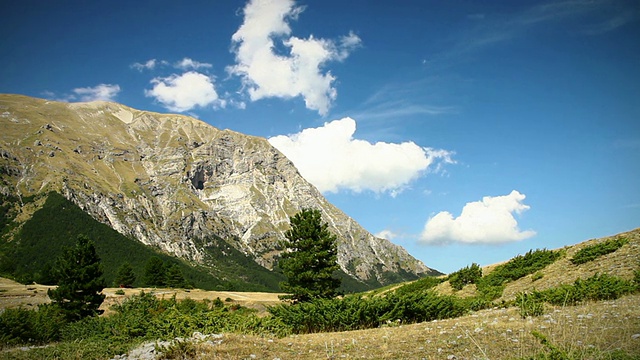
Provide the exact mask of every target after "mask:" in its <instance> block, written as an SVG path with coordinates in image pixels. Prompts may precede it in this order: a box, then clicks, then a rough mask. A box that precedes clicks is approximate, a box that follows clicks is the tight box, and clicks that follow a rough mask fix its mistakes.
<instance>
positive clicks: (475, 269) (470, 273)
mask: <svg viewBox="0 0 640 360" xmlns="http://www.w3.org/2000/svg"><path fill="white" fill-rule="evenodd" d="M480 278H482V269H481V268H480V265H478V264H476V263H473V264H471V265H470V266H467V267H464V268H462V269H460V270H458V271H456V272H454V273H452V274H451V275H449V284H451V287H452V288H454V289H455V290H462V288H463V287H464V286H465V285H468V284H477V283H478V281H479V280H480Z"/></svg>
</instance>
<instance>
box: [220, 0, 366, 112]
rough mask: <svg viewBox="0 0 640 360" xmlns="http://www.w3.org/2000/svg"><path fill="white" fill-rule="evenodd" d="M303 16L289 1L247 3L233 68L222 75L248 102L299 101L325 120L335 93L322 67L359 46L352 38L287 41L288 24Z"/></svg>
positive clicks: (236, 37) (235, 41) (290, 38)
mask: <svg viewBox="0 0 640 360" xmlns="http://www.w3.org/2000/svg"><path fill="white" fill-rule="evenodd" d="M302 11H303V8H302V7H296V6H295V4H294V1H293V0H252V1H250V2H249V3H248V4H247V5H246V7H245V8H244V23H243V24H242V25H241V26H240V28H239V29H238V31H236V32H235V33H234V34H233V36H232V41H233V45H234V47H233V51H234V53H235V56H236V64H235V65H233V66H230V67H228V68H227V70H228V71H229V72H230V73H231V74H233V75H237V76H240V77H241V78H242V81H243V85H244V88H245V89H246V91H247V92H248V94H249V97H250V98H251V100H252V101H256V100H259V99H263V98H268V97H279V98H292V97H296V96H302V97H303V99H304V101H305V105H306V107H307V108H308V109H311V110H317V111H318V112H319V113H320V114H321V115H325V114H326V113H327V112H328V111H329V107H330V106H331V103H332V101H334V100H335V99H336V97H337V91H336V89H335V88H334V87H333V82H334V81H335V77H334V76H333V75H331V73H330V72H328V71H327V72H323V70H322V67H323V66H324V65H325V64H326V63H327V62H329V61H332V60H335V61H342V60H344V59H345V58H347V56H348V55H349V53H350V52H351V51H352V50H353V49H354V48H356V47H358V46H359V45H360V43H361V41H360V38H359V37H358V36H357V35H355V34H353V33H350V34H349V35H348V36H344V37H342V38H340V39H339V40H338V41H337V42H336V41H333V40H326V39H318V38H315V37H314V36H313V35H312V36H310V37H309V38H308V39H301V38H298V37H295V36H291V28H290V27H289V24H288V21H289V20H291V19H293V20H295V19H297V17H298V15H299V14H300V13H301V12H302ZM276 49H278V51H276Z"/></svg>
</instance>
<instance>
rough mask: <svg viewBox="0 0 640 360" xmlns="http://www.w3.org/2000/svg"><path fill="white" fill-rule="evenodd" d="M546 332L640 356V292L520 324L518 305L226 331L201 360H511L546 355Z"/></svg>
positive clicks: (555, 340)
mask: <svg viewBox="0 0 640 360" xmlns="http://www.w3.org/2000/svg"><path fill="white" fill-rule="evenodd" d="M534 331H537V332H539V333H541V334H543V335H545V336H546V337H547V338H548V339H549V341H550V342H551V343H552V344H554V345H555V346H558V347H560V348H561V349H563V350H565V351H568V352H569V353H570V354H571V355H572V356H575V357H579V358H584V359H591V358H599V357H601V356H603V353H604V352H609V351H613V350H616V349H620V350H622V351H624V352H626V353H627V354H634V355H636V356H640V295H632V296H627V297H624V298H621V299H618V300H614V301H603V302H597V303H589V304H585V305H580V306H573V307H564V308H562V307H558V308H553V307H548V308H547V311H546V313H545V315H543V316H540V317H536V318H527V319H522V318H521V317H520V316H519V315H518V311H517V309H516V308H509V309H490V310H483V311H479V312H477V313H474V314H470V315H467V316H463V317H460V318H456V319H448V320H441V321H433V322H427V323H420V324H411V325H399V326H392V327H383V328H378V329H371V330H360V331H349V332H340V333H322V334H310V335H297V336H289V337H285V338H282V339H278V338H263V337H257V336H247V335H234V334H225V335H224V337H223V341H222V343H221V344H218V345H206V344H201V345H199V347H198V350H199V355H198V358H200V359H276V358H278V359H283V360H284V359H448V360H451V359H512V358H518V357H525V356H530V355H533V354H535V353H537V352H540V351H544V350H545V348H544V347H543V346H542V345H541V343H540V340H539V339H536V338H535V337H534V336H533V335H532V333H533V332H534Z"/></svg>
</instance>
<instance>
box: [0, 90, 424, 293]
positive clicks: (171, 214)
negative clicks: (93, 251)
mask: <svg viewBox="0 0 640 360" xmlns="http://www.w3.org/2000/svg"><path fill="white" fill-rule="evenodd" d="M0 113H1V114H2V115H1V116H0V122H1V123H2V129H3V131H2V133H0V154H1V155H2V156H1V157H0V161H1V162H0V164H1V166H2V169H3V171H2V175H1V176H2V182H1V183H0V190H1V191H2V192H4V193H7V194H8V193H11V194H19V195H21V196H26V195H32V194H35V193H41V192H44V191H51V190H56V191H59V192H61V193H62V194H63V195H64V196H65V197H66V198H68V199H70V200H71V201H73V202H74V203H75V204H77V205H78V206H80V207H81V208H82V209H83V210H85V211H86V212H87V213H89V214H90V215H92V216H93V217H94V218H95V219H97V220H99V221H101V222H103V223H105V224H108V225H109V226H111V227H112V228H114V229H115V230H117V231H118V232H120V233H122V234H124V235H126V236H130V237H133V238H135V239H137V240H139V241H141V242H143V243H144V244H147V245H155V246H158V247H160V248H161V249H163V250H164V251H166V252H168V253H171V254H174V255H176V256H179V257H183V258H185V259H189V260H192V261H196V262H202V261H204V260H203V259H204V255H203V251H202V249H201V248H200V247H199V246H198V245H197V242H195V241H194V239H200V240H205V239H207V237H210V236H212V235H216V236H219V237H221V238H222V239H225V240H226V241H227V242H229V243H230V244H231V245H233V246H234V247H236V248H237V249H239V250H241V251H243V252H244V253H246V254H250V255H251V256H252V257H253V258H254V259H255V261H256V262H257V263H259V264H260V265H262V266H264V267H266V268H269V269H271V268H272V267H273V266H274V265H275V263H276V262H277V258H278V254H279V252H280V251H281V248H280V247H279V245H278V244H279V243H280V241H281V240H283V239H284V231H286V230H287V229H288V227H289V216H291V215H294V214H295V213H296V212H298V211H299V210H300V209H301V208H304V207H310V208H317V209H319V210H320V211H321V212H322V215H323V219H324V220H325V221H326V222H327V223H328V224H329V226H330V229H331V230H332V231H333V232H334V233H335V234H336V235H337V236H338V239H339V240H338V241H339V244H338V249H339V255H338V262H339V264H340V266H341V268H342V269H343V270H344V271H345V272H346V273H347V274H349V275H350V276H352V277H354V278H356V279H358V280H361V281H373V282H376V283H381V284H384V283H386V282H387V280H386V279H387V278H388V275H390V274H400V275H402V276H405V275H408V276H415V275H422V274H425V273H429V272H431V271H432V270H431V269H429V268H428V267H426V266H425V265H424V264H423V263H422V262H420V261H418V260H416V259H415V258H413V257H411V256H410V255H409V254H408V253H407V252H406V251H405V250H404V249H403V248H401V247H399V246H396V245H394V244H392V243H390V242H389V241H387V240H384V239H379V238H376V237H374V236H373V235H371V234H370V233H368V232H367V231H366V230H364V229H363V228H362V227H361V226H360V225H358V223H356V222H355V221H354V220H353V219H351V218H350V217H348V216H347V215H345V214H344V213H343V212H342V211H340V210H339V209H337V208H336V207H335V206H333V205H331V204H330V203H329V202H328V201H327V200H326V199H325V198H324V197H323V196H322V194H320V192H319V191H318V190H317V189H316V188H315V187H314V186H312V185H311V184H310V183H308V182H307V181H306V180H305V179H303V178H302V177H301V176H300V174H299V173H298V171H297V170H296V168H295V167H294V165H293V164H292V163H291V162H290V161H289V160H288V159H287V158H286V157H285V156H284V155H282V154H281V153H280V152H279V151H278V150H277V149H275V148H274V147H272V146H271V145H270V144H269V143H268V142H267V141H266V139H263V138H259V137H253V136H247V135H243V134H240V133H237V132H233V131H229V130H219V129H216V128H214V127H212V126H210V125H208V124H206V123H203V122H201V121H199V120H196V119H193V118H189V117H186V116H181V115H165V114H157V113H151V112H144V111H138V110H134V109H131V108H128V107H126V106H123V105H120V104H116V103H107V102H92V103H76V104H66V103H57V102H50V101H44V100H38V99H33V98H28V97H23V96H17V95H0ZM51 154H54V156H51ZM205 265H206V264H205Z"/></svg>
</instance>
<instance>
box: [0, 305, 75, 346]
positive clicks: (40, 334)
mask: <svg viewBox="0 0 640 360" xmlns="http://www.w3.org/2000/svg"><path fill="white" fill-rule="evenodd" d="M66 324H67V321H66V318H65V316H64V313H63V311H62V310H61V309H60V308H58V307H57V306H55V305H41V306H40V307H39V308H38V309H37V310H28V309H23V308H18V309H6V310H4V312H2V314H0V344H2V345H21V344H46V343H49V342H53V341H58V340H59V339H60V329H61V328H62V327H64V326H65V325H66Z"/></svg>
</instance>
